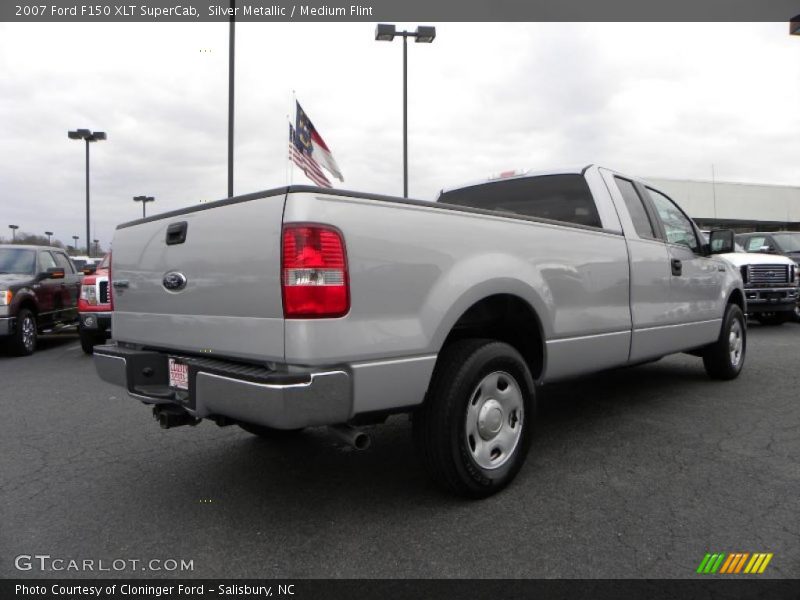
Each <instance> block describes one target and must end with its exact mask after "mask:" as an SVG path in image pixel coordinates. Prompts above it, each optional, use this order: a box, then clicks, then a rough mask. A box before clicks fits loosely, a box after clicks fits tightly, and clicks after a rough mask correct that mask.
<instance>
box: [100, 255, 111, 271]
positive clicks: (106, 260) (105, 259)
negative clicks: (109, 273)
mask: <svg viewBox="0 0 800 600" xmlns="http://www.w3.org/2000/svg"><path fill="white" fill-rule="evenodd" d="M110 264H111V255H110V254H106V255H105V256H104V257H103V260H101V261H100V264H99V265H97V268H98V269H107V268H108V265H110Z"/></svg>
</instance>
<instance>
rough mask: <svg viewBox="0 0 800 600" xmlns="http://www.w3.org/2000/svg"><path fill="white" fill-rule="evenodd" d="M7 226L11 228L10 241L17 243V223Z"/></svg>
mask: <svg viewBox="0 0 800 600" xmlns="http://www.w3.org/2000/svg"><path fill="white" fill-rule="evenodd" d="M8 228H9V229H10V230H11V243H12V244H16V243H17V229H19V225H9V226H8Z"/></svg>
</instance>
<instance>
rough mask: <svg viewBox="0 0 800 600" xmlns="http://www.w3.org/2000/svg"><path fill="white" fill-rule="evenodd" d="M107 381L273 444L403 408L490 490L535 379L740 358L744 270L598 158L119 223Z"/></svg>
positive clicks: (531, 399)
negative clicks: (682, 360)
mask: <svg viewBox="0 0 800 600" xmlns="http://www.w3.org/2000/svg"><path fill="white" fill-rule="evenodd" d="M113 247H114V253H113V260H112V265H111V279H112V285H113V290H114V294H115V299H114V301H115V310H114V315H113V332H114V341H113V343H111V344H109V345H104V346H98V347H96V348H95V353H94V360H95V364H96V367H97V371H98V373H99V375H100V377H101V378H102V379H104V380H105V381H108V382H111V383H114V384H117V385H120V386H123V387H125V388H126V389H127V391H128V393H129V394H130V395H131V396H132V397H134V398H136V399H138V400H140V401H142V402H144V403H145V404H148V405H152V406H153V412H154V415H155V416H156V418H157V419H158V421H159V422H160V423H161V425H162V426H163V427H172V426H176V425H185V424H196V423H197V422H199V420H201V419H210V420H213V421H215V422H216V423H217V424H219V425H229V424H236V425H240V426H241V427H242V428H244V429H245V430H247V431H249V432H252V433H256V434H258V435H263V436H272V437H278V436H280V435H286V434H287V432H291V431H296V430H300V429H302V428H304V427H312V426H321V425H327V426H331V430H332V431H333V432H335V433H336V434H337V435H339V436H340V437H342V438H344V439H346V440H348V441H349V443H351V444H353V445H354V446H356V447H364V446H366V445H367V444H368V442H369V438H368V436H367V435H366V434H365V433H364V432H363V430H361V429H359V427H361V426H363V425H368V424H375V423H380V422H382V421H383V420H385V419H386V417H387V416H388V415H390V414H393V413H411V414H412V417H413V431H414V437H415V440H416V443H417V445H418V448H419V451H420V454H421V456H422V458H423V461H424V463H425V464H426V466H427V468H428V469H429V470H430V472H431V474H432V475H433V477H434V479H435V480H436V481H438V482H441V483H443V484H444V485H445V486H446V487H448V488H450V489H451V490H453V491H454V492H456V493H459V494H462V495H465V496H470V497H482V496H487V495H489V494H492V493H494V492H496V491H497V490H499V489H501V488H502V487H503V486H504V485H506V484H507V483H508V482H509V481H510V480H511V479H513V477H514V475H515V474H516V473H517V471H518V470H519V469H520V467H521V465H522V463H523V461H524V459H525V455H526V452H527V449H528V445H529V443H530V438H531V426H532V424H533V420H534V416H535V407H536V389H537V386H539V385H542V384H546V383H549V382H553V381H557V380H563V379H567V378H571V377H576V376H579V375H584V374H587V373H592V372H595V371H600V370H603V369H611V368H615V367H622V366H626V365H634V364H637V363H644V362H647V361H651V360H655V359H658V358H660V357H662V356H664V355H667V354H670V353H675V352H689V353H692V354H695V355H697V356H699V357H702V359H703V363H704V365H705V369H706V371H707V372H708V374H709V375H710V376H711V377H713V378H716V379H732V378H734V377H736V376H737V375H738V374H739V372H740V370H741V369H742V365H743V363H744V358H745V350H746V329H745V319H744V316H743V313H744V309H745V297H744V293H743V289H742V280H741V276H740V274H739V271H738V269H736V268H734V267H733V266H732V265H730V264H729V263H727V262H726V261H724V260H721V259H719V258H717V257H716V256H713V255H712V252H713V253H717V252H729V251H731V250H732V249H733V232H730V231H715V232H712V233H711V235H710V243H708V244H706V243H705V241H704V240H703V239H702V237H701V235H700V232H699V230H698V229H697V228H696V226H695V225H694V223H693V222H692V221H691V219H689V218H688V217H687V216H686V215H685V213H684V212H683V211H682V210H681V209H680V208H679V207H678V206H677V205H676V204H674V203H673V202H672V201H671V200H670V199H669V198H668V197H667V196H665V195H664V194H662V193H661V192H659V191H657V190H655V189H653V188H651V187H649V186H648V185H647V184H645V183H643V182H641V181H638V180H636V179H634V178H631V177H626V176H624V175H620V174H618V173H615V172H613V171H610V170H607V169H603V168H600V167H596V166H589V167H586V168H582V169H573V170H569V169H568V170H560V171H556V172H546V173H527V172H522V173H517V172H514V173H504V174H503V175H501V176H500V177H498V178H496V179H493V180H489V181H483V182H479V183H476V184H474V185H468V186H463V187H459V188H455V189H448V190H444V191H443V192H442V193H441V195H440V196H439V198H438V200H437V201H436V202H426V201H418V200H408V199H402V198H394V197H388V196H377V195H370V194H363V193H356V192H347V191H341V190H330V189H321V188H316V187H304V186H292V187H288V188H280V189H275V190H270V191H266V192H260V193H255V194H250V195H246V196H238V197H235V198H229V199H226V200H221V201H218V202H213V203H208V204H199V205H197V206H192V207H189V208H186V209H184V210H178V211H174V212H169V213H164V214H160V215H157V216H153V217H148V218H146V219H141V220H138V221H132V222H130V223H125V224H122V225H120V226H119V227H118V228H117V231H116V234H115V236H114V242H113Z"/></svg>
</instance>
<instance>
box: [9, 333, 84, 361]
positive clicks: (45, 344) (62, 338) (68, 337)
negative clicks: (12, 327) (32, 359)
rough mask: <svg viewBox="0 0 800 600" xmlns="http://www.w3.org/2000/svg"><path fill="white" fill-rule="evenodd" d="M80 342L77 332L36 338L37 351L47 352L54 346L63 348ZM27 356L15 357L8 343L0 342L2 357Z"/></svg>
mask: <svg viewBox="0 0 800 600" xmlns="http://www.w3.org/2000/svg"><path fill="white" fill-rule="evenodd" d="M78 342H79V339H78V334H77V333H54V334H45V335H40V336H39V337H38V338H37V340H36V353H39V352H47V351H48V350H52V349H53V348H63V347H65V346H68V345H70V344H77V343H78ZM6 357H10V358H25V357H15V356H14V355H12V354H11V351H10V350H9V348H8V344H7V343H5V342H1V343H0V358H6Z"/></svg>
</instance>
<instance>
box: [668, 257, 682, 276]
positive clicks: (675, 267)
mask: <svg viewBox="0 0 800 600" xmlns="http://www.w3.org/2000/svg"><path fill="white" fill-rule="evenodd" d="M670 264H671V265H672V274H673V275H677V276H680V275H681V274H682V273H683V263H682V262H681V261H680V259H678V258H673V259H672V261H671V262H670Z"/></svg>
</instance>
